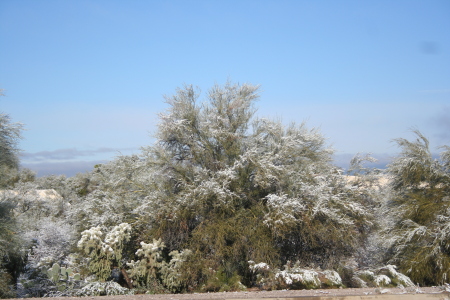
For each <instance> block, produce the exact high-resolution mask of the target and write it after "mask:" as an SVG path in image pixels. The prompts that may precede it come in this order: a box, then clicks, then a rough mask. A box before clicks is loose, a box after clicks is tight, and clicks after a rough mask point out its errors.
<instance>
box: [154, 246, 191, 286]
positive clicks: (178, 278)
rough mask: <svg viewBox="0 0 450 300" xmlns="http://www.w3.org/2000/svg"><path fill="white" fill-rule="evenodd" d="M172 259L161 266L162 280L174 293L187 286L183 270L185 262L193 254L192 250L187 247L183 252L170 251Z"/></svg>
mask: <svg viewBox="0 0 450 300" xmlns="http://www.w3.org/2000/svg"><path fill="white" fill-rule="evenodd" d="M169 255H170V256H171V259H170V261H169V262H168V263H166V264H164V265H163V266H162V268H161V275H162V282H163V284H164V286H165V287H166V288H167V289H168V290H169V291H171V292H172V293H175V292H180V291H182V289H183V288H184V287H185V284H186V282H185V281H184V280H183V271H186V270H185V269H184V267H185V262H186V261H187V260H188V259H189V257H190V256H191V255H192V251H191V250H189V249H185V250H183V251H181V252H178V251H172V252H170V253H169Z"/></svg>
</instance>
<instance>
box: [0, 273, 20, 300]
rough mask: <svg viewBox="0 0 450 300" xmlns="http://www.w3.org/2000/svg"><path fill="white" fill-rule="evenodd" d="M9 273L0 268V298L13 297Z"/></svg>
mask: <svg viewBox="0 0 450 300" xmlns="http://www.w3.org/2000/svg"><path fill="white" fill-rule="evenodd" d="M11 279H12V278H11V275H9V274H8V272H6V271H4V270H2V269H0V299H4V298H15V296H16V295H15V293H14V291H13V289H12V284H11V283H12V280H11Z"/></svg>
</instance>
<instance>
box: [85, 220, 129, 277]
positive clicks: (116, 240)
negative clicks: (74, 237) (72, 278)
mask: <svg viewBox="0 0 450 300" xmlns="http://www.w3.org/2000/svg"><path fill="white" fill-rule="evenodd" d="M130 233H131V226H130V225H129V224H127V223H122V224H120V225H118V226H115V227H114V228H113V229H112V230H111V231H110V232H109V233H108V234H107V235H106V238H105V241H104V242H103V241H102V237H103V232H102V231H101V229H100V227H92V228H91V229H88V230H85V231H83V232H82V234H81V239H80V240H79V241H78V248H81V249H83V250H84V252H85V253H86V254H88V255H89V257H90V261H89V270H90V271H91V272H93V273H94V274H95V275H96V276H97V277H98V279H99V280H102V281H104V280H106V279H107V278H108V277H110V275H111V269H112V267H114V266H121V259H122V251H123V247H124V244H125V243H126V242H128V241H129V240H130V237H131V235H130Z"/></svg>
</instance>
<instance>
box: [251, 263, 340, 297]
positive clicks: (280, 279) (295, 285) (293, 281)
mask: <svg viewBox="0 0 450 300" xmlns="http://www.w3.org/2000/svg"><path fill="white" fill-rule="evenodd" d="M249 268H250V270H251V271H252V272H253V273H255V274H256V285H257V286H258V287H260V288H262V289H268V290H271V289H305V288H306V289H317V288H336V287H340V286H342V279H341V277H340V275H339V274H338V273H337V272H336V271H334V270H314V269H307V268H302V267H301V266H300V263H299V262H296V263H295V264H294V265H292V266H291V263H290V262H288V263H287V264H286V265H285V266H284V269H283V270H279V269H272V268H270V266H269V265H267V264H266V263H258V264H255V263H254V262H253V261H250V262H249Z"/></svg>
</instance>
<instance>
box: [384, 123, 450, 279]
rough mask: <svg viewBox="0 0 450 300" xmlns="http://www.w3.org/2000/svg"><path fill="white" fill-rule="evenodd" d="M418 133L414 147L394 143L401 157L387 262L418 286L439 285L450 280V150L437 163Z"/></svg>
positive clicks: (394, 170)
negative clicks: (396, 266)
mask: <svg viewBox="0 0 450 300" xmlns="http://www.w3.org/2000/svg"><path fill="white" fill-rule="evenodd" d="M414 133H415V135H416V137H417V138H416V139H415V140H413V141H409V140H406V139H396V140H395V142H396V143H397V144H398V146H399V147H400V148H401V153H400V155H399V156H398V157H397V158H395V159H394V161H393V162H392V163H391V164H390V165H389V172H390V174H391V175H392V188H393V191H394V194H393V197H392V200H391V202H389V208H390V212H391V218H392V219H393V220H394V221H395V223H394V224H395V227H394V228H393V229H392V230H391V231H390V232H389V234H388V239H387V240H388V241H389V242H390V243H391V244H390V245H391V247H390V253H389V254H390V256H389V257H388V259H389V260H390V262H392V263H395V264H397V265H399V267H400V270H401V271H403V272H405V274H406V275H408V276H410V277H411V279H412V280H413V281H414V282H417V283H420V284H421V285H436V284H442V283H444V282H448V280H449V276H450V169H449V166H450V159H449V158H450V148H449V147H448V146H444V147H442V148H443V150H444V151H443V152H442V153H441V155H440V158H439V159H435V158H433V156H432V153H431V151H430V148H429V142H428V140H427V138H426V137H425V136H423V135H422V134H421V133H420V132H419V131H417V130H415V131H414Z"/></svg>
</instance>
